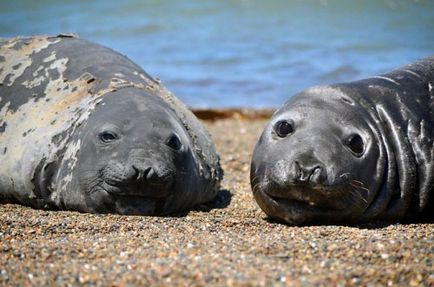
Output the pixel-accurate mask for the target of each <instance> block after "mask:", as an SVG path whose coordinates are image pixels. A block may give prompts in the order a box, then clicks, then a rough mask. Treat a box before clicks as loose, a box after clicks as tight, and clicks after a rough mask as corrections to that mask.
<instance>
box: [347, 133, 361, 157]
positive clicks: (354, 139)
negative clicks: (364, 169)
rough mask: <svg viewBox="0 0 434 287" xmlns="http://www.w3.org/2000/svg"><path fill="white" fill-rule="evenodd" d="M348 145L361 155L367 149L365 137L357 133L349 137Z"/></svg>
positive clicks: (356, 153)
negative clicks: (364, 141)
mask: <svg viewBox="0 0 434 287" xmlns="http://www.w3.org/2000/svg"><path fill="white" fill-rule="evenodd" d="M347 145H348V147H349V148H350V149H351V151H352V152H353V153H354V154H355V155H357V156H361V155H362V154H363V151H364V150H365V145H364V143H363V139H362V137H361V136H359V135H357V134H356V135H352V136H351V137H350V138H349V140H348V144H347Z"/></svg>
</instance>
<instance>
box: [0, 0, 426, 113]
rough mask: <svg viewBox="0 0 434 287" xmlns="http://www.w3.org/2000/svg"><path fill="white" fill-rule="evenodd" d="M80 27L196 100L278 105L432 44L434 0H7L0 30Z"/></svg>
mask: <svg viewBox="0 0 434 287" xmlns="http://www.w3.org/2000/svg"><path fill="white" fill-rule="evenodd" d="M60 32H75V33H78V34H79V36H80V37H81V38H84V39H88V40H92V41H95V42H98V43H100V44H103V45H106V46H109V47H111V48H113V49H115V50H117V51H119V52H121V53H122V54H125V55H127V56H128V57H129V58H130V59H132V60H133V61H135V62H136V63H138V64H139V65H140V66H142V67H143V68H144V69H145V70H146V71H147V72H148V73H150V74H151V75H153V76H155V77H158V78H160V79H161V80H162V81H163V83H164V84H165V85H166V86H167V87H168V88H169V89H170V90H171V91H172V92H174V93H175V94H176V95H177V96H178V97H179V98H181V99H182V100H183V101H184V102H186V103H187V104H188V105H190V106H193V107H276V106H278V105H280V104H281V103H283V102H284V101H285V100H286V99H287V98H288V97H290V96H291V95H293V94H294V93H296V92H297V91H300V90H302V89H304V88H306V87H309V86H312V85H318V84H324V83H335V82H341V81H350V80H354V79H358V78H363V77H366V76H369V75H374V74H377V73H381V72H385V71H388V70H390V69H392V68H395V67H398V66H400V65H403V64H405V63H408V62H411V61H414V60H416V59H418V58H422V57H425V56H428V55H433V54H434V1H429V0H425V1H423V0H420V1H411V0H406V1H404V0H402V1H398V0H372V1H368V0H366V1H362V0H360V1H347V0H329V1H327V0H322V1H320V0H316V1H314V0H299V1H296V0H293V1H277V0H276V1H273V0H271V1H270V0H268V1H264V0H238V1H237V0H232V1H229V0H226V1H224V0H221V1H217V0H216V1H192V0H187V1H169V0H166V1H164V0H160V1H157V0H154V1H151V0H149V1H140V0H122V1H112V2H111V1H49V0H45V1H41V0H40V1H35V0H27V1H18V0H15V1H12V0H10V1H6V0H0V36H2V37H9V36H16V35H31V34H58V33H60Z"/></svg>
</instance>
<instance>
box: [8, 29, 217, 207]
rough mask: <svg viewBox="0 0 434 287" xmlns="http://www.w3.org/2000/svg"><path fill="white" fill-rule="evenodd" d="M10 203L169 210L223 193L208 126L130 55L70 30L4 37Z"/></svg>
mask: <svg viewBox="0 0 434 287" xmlns="http://www.w3.org/2000/svg"><path fill="white" fill-rule="evenodd" d="M0 162H1V164H0V202H15V203H20V204H24V205H28V206H32V207H35V208H52V209H67V210H77V211H82V212H93V213H106V212H113V213H120V214H141V215H151V214H152V215H153V214H168V213H173V212H177V211H182V210H188V209H189V208H191V207H193V206H195V205H197V204H201V203H205V202H209V201H211V200H213V198H214V197H215V195H216V194H217V192H218V190H219V186H220V181H221V179H222V176H223V172H222V170H221V168H220V163H219V156H218V154H217V152H216V150H215V147H214V145H213V142H212V140H211V138H210V136H209V134H208V132H207V131H206V130H205V128H204V127H203V125H202V124H201V123H200V122H199V121H198V120H197V118H196V117H195V116H194V115H193V114H192V113H191V112H190V111H189V110H188V109H187V108H186V106H185V105H184V104H182V103H181V102H180V101H179V100H178V99H177V98H176V97H175V96H174V95H172V94H171V93H170V92H168V91H167V90H166V89H165V88H164V87H163V86H162V85H161V84H160V82H159V81H157V80H154V79H153V78H151V77H150V76H149V75H148V74H146V72H144V71H143V70H142V69H141V68H140V67H138V66H137V65H135V64H134V63H133V62H131V61H130V60H129V59H127V58H126V57H124V56H122V55H120V54H118V53H116V52H114V51H112V50H110V49H108V48H105V47H102V46H100V45H97V44H94V43H91V42H88V41H85V40H80V39H78V38H76V37H73V36H69V35H60V36H57V37H48V36H35V37H30V38H14V39H0Z"/></svg>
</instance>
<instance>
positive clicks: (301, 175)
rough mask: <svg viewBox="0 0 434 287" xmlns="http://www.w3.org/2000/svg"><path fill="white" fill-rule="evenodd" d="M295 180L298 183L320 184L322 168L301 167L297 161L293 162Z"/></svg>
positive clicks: (318, 166)
mask: <svg viewBox="0 0 434 287" xmlns="http://www.w3.org/2000/svg"><path fill="white" fill-rule="evenodd" d="M294 166H295V179H296V182H299V183H320V182H321V181H322V179H323V177H324V176H323V175H324V172H323V168H322V167H321V166H320V165H317V166H315V167H313V168H311V167H304V166H301V165H300V163H299V162H298V161H295V162H294Z"/></svg>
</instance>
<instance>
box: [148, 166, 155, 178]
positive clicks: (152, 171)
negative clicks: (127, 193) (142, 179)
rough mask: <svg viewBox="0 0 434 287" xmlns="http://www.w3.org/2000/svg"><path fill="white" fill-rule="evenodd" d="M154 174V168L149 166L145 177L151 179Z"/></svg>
mask: <svg viewBox="0 0 434 287" xmlns="http://www.w3.org/2000/svg"><path fill="white" fill-rule="evenodd" d="M155 176H156V173H155V171H154V169H153V168H152V167H150V168H149V169H148V172H147V174H146V179H147V180H152V179H154V178H155Z"/></svg>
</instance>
